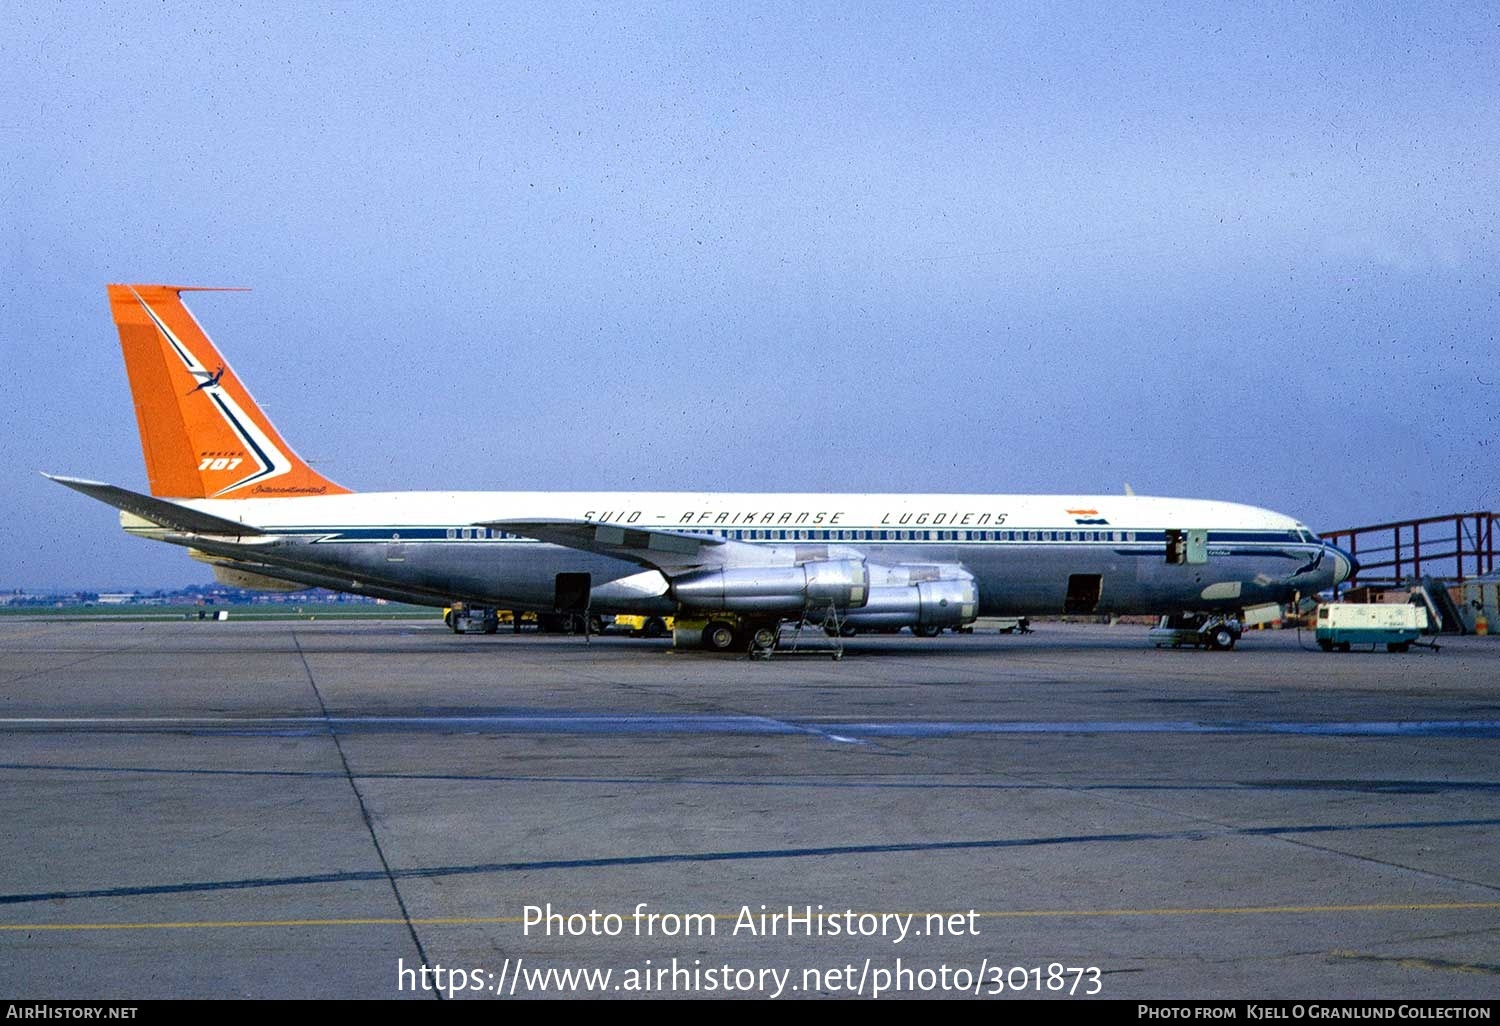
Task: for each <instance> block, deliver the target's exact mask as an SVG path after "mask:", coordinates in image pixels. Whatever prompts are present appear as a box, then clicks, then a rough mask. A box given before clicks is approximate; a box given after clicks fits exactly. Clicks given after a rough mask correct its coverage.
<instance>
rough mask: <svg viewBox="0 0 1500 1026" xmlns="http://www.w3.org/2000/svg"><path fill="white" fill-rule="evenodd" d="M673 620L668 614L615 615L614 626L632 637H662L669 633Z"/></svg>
mask: <svg viewBox="0 0 1500 1026" xmlns="http://www.w3.org/2000/svg"><path fill="white" fill-rule="evenodd" d="M674 621H675V618H674V617H670V616H616V617H615V624H614V627H615V630H617V631H619V632H620V633H622V634H629V635H630V636H631V637H632V638H664V637H666V636H667V635H668V634H669V633H671V631H672V628H673V626H674V625H675V624H674Z"/></svg>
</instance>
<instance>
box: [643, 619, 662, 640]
mask: <svg viewBox="0 0 1500 1026" xmlns="http://www.w3.org/2000/svg"><path fill="white" fill-rule="evenodd" d="M642 633H644V634H645V635H646V637H648V638H659V637H661V636H662V635H664V634H666V633H667V622H666V621H665V620H663V619H662V618H661V617H659V616H653V617H649V618H648V619H647V620H646V626H645V627H644V628H642Z"/></svg>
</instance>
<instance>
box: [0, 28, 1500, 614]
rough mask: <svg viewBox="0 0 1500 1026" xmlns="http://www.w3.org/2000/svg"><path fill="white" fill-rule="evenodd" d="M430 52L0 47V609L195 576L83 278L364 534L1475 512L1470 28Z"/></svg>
mask: <svg viewBox="0 0 1500 1026" xmlns="http://www.w3.org/2000/svg"><path fill="white" fill-rule="evenodd" d="M432 7H433V9H431V10H429V9H428V5H389V6H387V5H381V4H373V3H368V4H347V5H338V4H318V5H316V6H315V5H313V4H308V3H291V4H285V5H276V4H270V3H254V4H250V5H248V6H247V7H245V8H244V9H241V10H234V9H230V8H228V7H227V6H224V5H201V4H195V5H174V4H157V3H150V4H145V3H143V4H87V5H83V4H77V5H69V4H61V5H53V4H46V5H43V4H13V5H10V6H9V8H8V10H7V13H6V16H5V32H4V33H3V35H0V96H3V97H4V102H3V106H0V161H3V169H0V170H3V173H0V211H3V219H4V220H3V224H4V236H3V238H4V250H3V254H4V255H3V260H4V286H3V289H0V330H3V336H0V345H3V347H4V349H3V368H0V369H3V374H0V408H3V410H4V421H3V424H0V429H3V441H0V445H3V462H0V503H3V507H0V509H3V517H0V531H3V534H0V588H14V587H47V586H68V587H79V586H88V587H126V586H153V587H155V586H176V585H180V584H185V583H190V582H193V581H203V580H207V579H209V574H208V571H207V569H206V568H204V567H201V566H199V565H198V564H196V563H193V562H191V561H190V560H189V559H188V558H187V556H186V555H185V553H184V552H182V551H181V550H179V549H176V548H172V547H168V546H161V545H155V544H151V543H148V542H143V541H139V540H136V539H132V538H129V537H127V536H125V535H124V534H122V533H121V532H120V530H119V529H118V526H117V521H116V515H115V513H114V511H113V510H110V509H108V508H107V507H104V506H102V505H99V504H98V503H95V502H92V501H90V500H88V499H87V498H85V497H83V496H81V495H77V494H75V493H72V492H69V491H66V490H64V489H62V488H60V487H58V486H57V485H54V484H51V483H49V482H47V481H45V480H43V479H42V478H40V477H38V476H37V474H36V471H38V470H46V471H50V472H53V473H64V474H73V475H78V476H84V477H91V478H96V479H102V480H107V481H110V482H113V483H117V484H121V485H124V486H126V487H129V488H138V489H142V490H144V488H145V471H144V466H143V463H142V459H141V454H140V445H139V440H138V437H137V435H136V429H135V422H134V416H133V413H132V407H131V401H130V396H129V392H128V389H127V386H126V379H125V373H124V367H123V364H122V361H121V359H120V352H119V345H118V339H117V336H116V335H115V332H114V329H113V326H112V324H111V322H110V319H109V310H108V304H107V303H106V300H105V292H104V286H105V284H106V283H107V282H113V281H127V282H156V281H165V282H172V283H177V284H205V285H244V286H251V287H252V288H253V289H254V291H252V292H250V293H248V294H233V293H226V294H212V295H202V296H196V297H193V298H192V300H191V305H192V308H193V310H194V312H195V313H196V314H197V316H198V318H199V320H200V321H201V322H202V323H203V325H204V327H205V328H206V329H207V330H208V332H209V334H210V335H211V336H212V337H213V338H214V340H215V341H216V342H217V343H218V344H219V345H220V347H221V349H223V350H224V352H225V354H226V355H227V357H228V358H229V360H230V361H231V362H232V363H233V365H234V367H235V369H236V371H237V372H238V373H239V375H240V376H241V377H242V378H243V379H244V380H245V381H246V382H247V383H248V384H249V386H250V387H251V389H252V390H253V391H254V393H255V395H256V397H257V399H259V400H260V401H261V402H262V404H263V405H264V406H265V407H266V409H267V411H268V413H269V414H270V415H271V416H272V418H273V419H274V420H275V421H276V423H277V425H278V427H279V428H280V429H281V431H282V433H283V434H284V435H285V436H286V437H287V439H288V441H290V442H291V443H292V444H293V445H294V446H295V447H296V448H297V449H298V450H299V451H300V452H301V453H302V455H304V456H306V457H308V458H309V459H311V460H313V461H316V463H317V465H318V467H319V469H321V470H322V471H323V472H325V473H326V474H328V475H329V476H331V477H333V478H334V479H335V480H337V481H339V482H341V483H343V484H345V485H347V486H349V487H352V488H355V489H358V490H382V489H419V488H434V489H450V488H452V489H483V490H492V489H493V490H505V489H642V490H647V489H650V490H658V489H659V490H673V489H715V490H718V489H723V490H752V491H780V490H787V491H804V490H813V491H956V492H1078V493H1090V492H1102V493H1116V492H1119V491H1120V490H1121V488H1122V482H1125V481H1129V482H1130V483H1131V484H1132V485H1133V486H1134V487H1135V489H1136V491H1137V492H1138V493H1140V494H1157V495H1176V496H1194V497H1210V498H1222V499H1229V500H1234V501H1241V502H1248V503H1253V504H1256V505H1262V506H1268V507H1271V508H1273V509H1278V510H1281V511H1283V512H1287V513H1291V514H1293V515H1295V516H1298V517H1299V518H1301V519H1303V520H1305V521H1306V522H1307V523H1309V524H1311V525H1312V526H1313V527H1315V528H1323V529H1328V528H1335V527H1345V526H1351V525H1354V524H1361V523H1369V522H1376V521H1380V520H1386V519H1394V518H1400V517H1407V516H1423V515H1434V514H1441V513H1448V512H1455V511H1459V510H1470V509H1481V508H1483V509H1491V508H1495V507H1496V506H1497V505H1500V497H1497V495H1496V479H1497V469H1500V466H1497V464H1500V458H1497V444H1500V443H1497V435H1500V430H1497V429H1500V416H1497V391H1500V368H1497V366H1496V364H1497V345H1496V332H1497V314H1500V298H1497V290H1500V278H1497V271H1496V267H1497V266H1500V265H1497V261H1496V257H1497V255H1500V253H1497V250H1500V239H1497V234H1496V230H1497V225H1500V217H1497V213H1500V210H1497V207H1500V198H1497V197H1500V59H1497V54H1500V46H1497V44H1500V15H1497V13H1496V9H1495V8H1494V7H1493V6H1491V5H1487V4H1480V3H1464V4H1456V5H1444V4H1432V3H1422V4H1405V3H1393V4H1388V5H1382V4H1378V3H1356V4H1350V5H1342V4H1340V5H1308V4H1304V3H1297V4H1289V5H1286V6H1280V7H1278V6H1275V5H1266V4H1250V5H1244V4H1234V5H1226V6H1225V8H1224V9H1223V10H1219V11H1214V10H1213V9H1212V7H1210V6H1209V5H1204V4H1199V3H1193V4H1184V5H1181V6H1172V5H1167V6H1163V5H1161V4H1150V5H1131V4H1103V3H1098V4H1094V3H1084V4H1058V3H1039V4H1035V5H1029V4H1028V5H1008V4H998V3H980V4H976V5H972V6H970V5H929V4H911V3H899V4H891V5H877V4H872V3H859V4H847V5H840V4H833V3H812V4H807V3H800V4H788V5H784V6H783V5H773V4H762V3H748V4H743V5H725V4H701V5H675V4H666V5H652V6H649V7H637V6H632V5H625V4H615V3H608V4H599V5H591V6H582V7H570V6H566V5H562V4H558V3H539V4H535V5H515V4H503V5H502V4H490V3H483V4H476V5H474V6H472V7H465V6H461V5H454V4H439V5H432ZM495 515H496V516H503V515H504V510H503V509H497V510H496V512H495Z"/></svg>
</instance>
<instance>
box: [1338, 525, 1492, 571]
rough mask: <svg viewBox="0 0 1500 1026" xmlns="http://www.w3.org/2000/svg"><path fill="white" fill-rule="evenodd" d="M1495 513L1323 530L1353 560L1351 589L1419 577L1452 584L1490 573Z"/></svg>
mask: <svg viewBox="0 0 1500 1026" xmlns="http://www.w3.org/2000/svg"><path fill="white" fill-rule="evenodd" d="M1497 520H1500V513H1450V514H1448V515H1447V516H1441V517H1424V518H1422V519H1421V520H1398V521H1396V522H1395V523H1390V524H1371V525H1370V526H1368V527H1346V528H1343V529H1341V530H1337V531H1324V532H1323V540H1324V541H1328V542H1332V543H1333V544H1334V545H1337V546H1338V547H1339V548H1341V549H1343V550H1344V551H1345V552H1348V553H1349V554H1350V555H1351V556H1353V557H1354V558H1355V559H1356V560H1358V561H1359V572H1358V573H1357V574H1356V575H1355V576H1354V577H1353V578H1351V579H1350V581H1349V583H1350V584H1351V585H1364V586H1367V587H1396V586H1398V585H1401V584H1403V583H1405V582H1407V581H1410V580H1413V579H1418V578H1422V577H1436V578H1440V579H1442V580H1445V581H1448V582H1449V583H1458V582H1462V581H1466V580H1469V579H1471V578H1474V577H1479V576H1481V575H1483V574H1487V573H1493V572H1494V570H1495V534H1496V531H1495V522H1496V521H1497Z"/></svg>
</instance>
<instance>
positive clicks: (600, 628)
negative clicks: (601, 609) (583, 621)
mask: <svg viewBox="0 0 1500 1026" xmlns="http://www.w3.org/2000/svg"><path fill="white" fill-rule="evenodd" d="M589 633H590V634H603V633H604V617H602V616H600V615H599V614H598V613H595V614H593V615H592V616H590V617H589Z"/></svg>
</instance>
